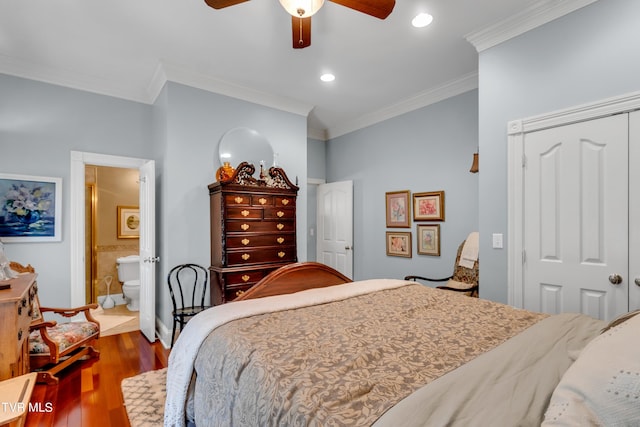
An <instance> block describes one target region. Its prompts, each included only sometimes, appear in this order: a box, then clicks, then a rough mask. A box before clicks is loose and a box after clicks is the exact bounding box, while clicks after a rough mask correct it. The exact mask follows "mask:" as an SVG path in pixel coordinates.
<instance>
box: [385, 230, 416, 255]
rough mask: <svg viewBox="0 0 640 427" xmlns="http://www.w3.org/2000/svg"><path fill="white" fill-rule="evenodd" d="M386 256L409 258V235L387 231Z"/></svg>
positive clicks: (404, 232)
mask: <svg viewBox="0 0 640 427" xmlns="http://www.w3.org/2000/svg"><path fill="white" fill-rule="evenodd" d="M387 255H389V256H402V257H406V258H411V233H410V232H406V231H403V232H396V231H387Z"/></svg>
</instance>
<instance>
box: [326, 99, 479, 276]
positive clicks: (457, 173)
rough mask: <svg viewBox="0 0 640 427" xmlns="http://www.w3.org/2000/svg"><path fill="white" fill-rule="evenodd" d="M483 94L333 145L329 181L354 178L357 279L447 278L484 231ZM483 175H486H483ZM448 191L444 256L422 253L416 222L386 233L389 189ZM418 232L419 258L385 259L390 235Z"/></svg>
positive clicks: (373, 128) (351, 135)
mask: <svg viewBox="0 0 640 427" xmlns="http://www.w3.org/2000/svg"><path fill="white" fill-rule="evenodd" d="M477 138H478V91H476V90H473V91H470V92H466V93H464V94H462V95H458V96H455V97H453V98H449V99H446V100H444V101H441V102H438V103H436V104H433V105H430V106H427V107H424V108H421V109H419V110H415V111H412V112H409V113H406V114H403V115H401V116H398V117H395V118H392V119H389V120H386V121H384V122H381V123H378V124H375V125H373V126H369V127H367V128H365V129H361V130H358V131H355V132H352V133H349V134H347V135H344V136H341V137H339V138H335V139H333V140H331V141H329V142H328V143H327V182H335V181H343V180H352V181H353V195H354V251H353V252H354V263H353V265H354V278H355V279H356V280H360V279H368V278H375V277H387V278H402V277H404V276H405V275H407V274H420V275H426V276H429V277H445V276H448V275H450V274H451V273H452V271H453V264H454V260H455V255H456V249H457V248H458V245H459V244H460V243H461V242H462V241H463V240H464V239H465V238H466V237H467V235H468V234H469V232H471V231H475V230H477V227H478V174H472V173H470V172H469V168H470V167H471V162H472V159H473V153H474V152H475V151H476V150H477V146H478V139H477ZM480 173H482V171H481V172H480ZM397 190H410V191H411V192H412V193H417V192H425V191H438V190H444V191H445V221H444V222H442V223H441V227H440V232H441V256H440V257H433V256H426V255H418V254H417V253H416V242H415V239H416V223H415V222H413V220H412V221H411V227H410V228H407V229H398V228H396V229H387V228H386V224H385V192H387V191H397ZM393 230H396V231H411V232H412V239H413V242H412V244H413V257H412V258H410V259H409V258H399V257H391V256H387V255H386V247H385V231H393Z"/></svg>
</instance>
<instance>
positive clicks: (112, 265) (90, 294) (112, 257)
mask: <svg viewBox="0 0 640 427" xmlns="http://www.w3.org/2000/svg"><path fill="white" fill-rule="evenodd" d="M85 189H86V192H85V271H86V279H85V287H86V294H85V299H86V303H87V304H90V303H98V304H100V308H99V309H98V310H97V311H96V312H95V313H94V315H96V316H98V318H99V320H100V323H101V325H104V326H106V327H107V328H106V329H105V328H104V327H103V328H102V329H103V330H104V331H105V333H106V334H110V333H113V332H114V330H117V332H116V333H122V332H131V331H134V330H138V329H139V311H138V310H137V309H135V310H133V311H132V310H129V308H130V307H131V305H130V304H128V303H130V302H131V300H130V299H128V298H129V297H130V295H126V294H125V293H124V292H123V287H122V282H121V281H120V280H119V279H120V278H119V275H118V269H117V261H118V259H121V258H123V257H127V256H131V255H139V252H140V243H139V225H140V224H139V206H138V202H139V199H140V185H139V171H138V169H134V168H120V167H110V166H101V165H93V164H85ZM136 220H137V221H138V222H136ZM138 283H139V282H138ZM138 292H139V291H138ZM136 305H137V302H136ZM114 328H115V329H114ZM103 335H104V334H103Z"/></svg>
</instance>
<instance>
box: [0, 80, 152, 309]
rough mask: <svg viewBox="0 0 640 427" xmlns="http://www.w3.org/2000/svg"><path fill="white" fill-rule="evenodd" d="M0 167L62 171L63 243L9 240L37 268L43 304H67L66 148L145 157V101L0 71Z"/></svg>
mask: <svg viewBox="0 0 640 427" xmlns="http://www.w3.org/2000/svg"><path fill="white" fill-rule="evenodd" d="M0 94H1V95H0V172H3V173H14V174H24V175H37V176H49V177H62V212H63V217H62V241H61V242H50V243H7V244H5V250H6V252H7V255H8V256H9V258H10V259H12V260H15V261H18V262H21V263H24V264H31V265H33V266H34V267H35V269H36V271H37V272H38V274H39V277H38V285H39V292H40V298H41V300H42V302H43V303H44V304H46V305H49V306H54V307H56V306H58V307H59V306H61V307H68V306H69V303H70V300H71V295H70V289H71V288H70V283H69V277H70V259H69V256H70V243H69V236H70V231H69V230H70V226H71V225H70V222H69V206H70V205H69V176H70V154H69V152H70V151H71V150H78V151H88V152H93V153H102V154H114V155H121V156H128V157H142V158H145V157H148V155H149V154H148V153H149V151H150V147H151V137H150V132H149V129H150V123H151V109H150V108H149V106H148V105H144V104H138V103H134V102H129V101H123V100H120V99H116V98H111V97H107V96H101V95H95V94H92V93H88V92H83V91H78V90H73V89H67V88H62V87H59V86H53V85H49V84H45V83H39V82H35V81H32V80H26V79H20V78H16V77H10V76H6V75H2V74H0Z"/></svg>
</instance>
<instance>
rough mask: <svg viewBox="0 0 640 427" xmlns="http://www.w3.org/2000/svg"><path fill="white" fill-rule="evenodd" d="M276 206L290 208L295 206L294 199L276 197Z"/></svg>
mask: <svg viewBox="0 0 640 427" xmlns="http://www.w3.org/2000/svg"><path fill="white" fill-rule="evenodd" d="M275 199H276V206H284V207H287V206H289V207H292V206H295V205H296V199H295V197H282V196H276V198H275Z"/></svg>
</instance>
